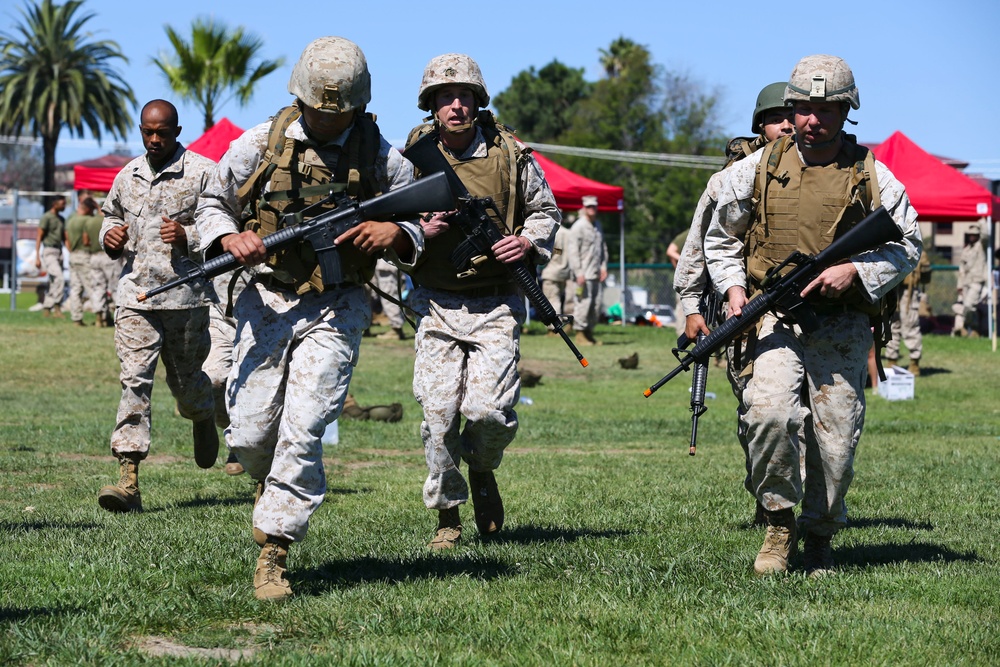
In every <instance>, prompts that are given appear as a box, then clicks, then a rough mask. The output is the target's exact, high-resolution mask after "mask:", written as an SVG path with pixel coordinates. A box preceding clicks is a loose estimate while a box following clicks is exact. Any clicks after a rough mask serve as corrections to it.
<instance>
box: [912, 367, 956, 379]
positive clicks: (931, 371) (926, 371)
mask: <svg viewBox="0 0 1000 667" xmlns="http://www.w3.org/2000/svg"><path fill="white" fill-rule="evenodd" d="M950 373H951V369H950V368H935V367H934V366H928V367H926V368H925V367H924V366H921V367H920V377H926V376H928V375H945V374H950Z"/></svg>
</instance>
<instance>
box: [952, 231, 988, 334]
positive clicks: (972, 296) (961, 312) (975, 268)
mask: <svg viewBox="0 0 1000 667" xmlns="http://www.w3.org/2000/svg"><path fill="white" fill-rule="evenodd" d="M988 273H989V271H988V270H987V267H986V242H985V241H983V240H982V234H980V233H979V228H978V226H977V227H972V228H971V229H970V230H969V231H967V232H966V233H965V245H964V247H963V248H962V254H961V255H959V258H958V290H957V299H956V301H955V305H954V306H953V310H954V311H955V326H954V327H953V328H952V332H951V335H952V336H969V337H970V338H976V337H978V336H979V331H978V329H977V328H976V325H977V319H978V318H977V317H976V308H977V306H979V302H980V301H982V300H983V299H984V298H985V297H986V293H987V292H986V285H987V278H988Z"/></svg>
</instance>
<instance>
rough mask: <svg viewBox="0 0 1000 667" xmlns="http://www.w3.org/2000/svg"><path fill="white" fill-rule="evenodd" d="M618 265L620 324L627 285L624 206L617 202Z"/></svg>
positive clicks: (625, 306)
mask: <svg viewBox="0 0 1000 667" xmlns="http://www.w3.org/2000/svg"><path fill="white" fill-rule="evenodd" d="M618 241H619V245H618V267H619V270H620V272H621V276H622V280H621V286H622V326H623V327H624V326H625V321H626V320H627V319H628V298H627V295H628V286H627V285H626V284H625V208H624V207H623V206H622V204H621V202H618Z"/></svg>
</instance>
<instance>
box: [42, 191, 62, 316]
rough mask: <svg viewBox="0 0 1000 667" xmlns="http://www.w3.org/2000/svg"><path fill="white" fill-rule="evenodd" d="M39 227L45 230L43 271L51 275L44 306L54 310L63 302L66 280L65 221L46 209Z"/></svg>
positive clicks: (43, 238)
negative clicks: (64, 259)
mask: <svg viewBox="0 0 1000 667" xmlns="http://www.w3.org/2000/svg"><path fill="white" fill-rule="evenodd" d="M38 228H39V229H41V230H43V231H44V232H45V235H44V236H43V237H42V245H41V248H40V250H41V252H42V257H41V259H42V267H41V268H42V271H44V272H45V273H46V274H47V275H48V277H49V286H48V289H47V290H46V292H45V300H44V301H43V302H42V306H43V307H44V308H45V309H46V310H52V309H53V308H55V307H56V306H59V305H61V304H62V301H63V291H64V290H65V289H66V280H65V278H63V256H62V249H63V230H64V229H65V223H64V222H63V217H62V216H61V215H59V214H58V213H53V212H52V211H46V212H45V214H44V215H42V219H41V220H39V221H38Z"/></svg>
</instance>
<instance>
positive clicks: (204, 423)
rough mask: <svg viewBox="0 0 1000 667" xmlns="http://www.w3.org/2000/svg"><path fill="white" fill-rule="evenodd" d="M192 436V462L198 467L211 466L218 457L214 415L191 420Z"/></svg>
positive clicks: (217, 435)
mask: <svg viewBox="0 0 1000 667" xmlns="http://www.w3.org/2000/svg"><path fill="white" fill-rule="evenodd" d="M192 424H193V426H192V427H191V431H192V435H193V436H194V462H195V463H197V464H198V467H199V468H206V469H207V468H211V467H212V466H214V465H215V460H216V459H217V458H219V432H218V431H217V430H216V428H215V417H209V418H208V419H202V420H201V421H200V422H192Z"/></svg>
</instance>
